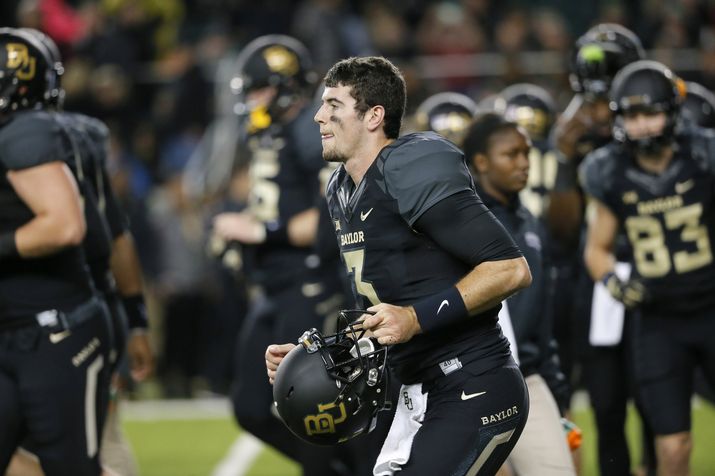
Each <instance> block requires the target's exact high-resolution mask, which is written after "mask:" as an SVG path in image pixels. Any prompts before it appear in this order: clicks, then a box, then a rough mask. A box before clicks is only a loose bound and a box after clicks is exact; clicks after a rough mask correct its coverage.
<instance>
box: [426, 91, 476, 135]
mask: <svg viewBox="0 0 715 476" xmlns="http://www.w3.org/2000/svg"><path fill="white" fill-rule="evenodd" d="M476 113H477V104H476V103H475V102H474V101H472V100H471V99H470V98H469V97H467V96H465V95H464V94H460V93H454V92H444V93H437V94H435V95H433V96H430V97H428V98H427V99H425V100H424V101H423V102H422V104H420V106H419V107H418V108H417V112H416V113H415V123H416V126H417V128H418V129H419V130H422V131H434V132H436V133H438V134H440V135H442V136H443V137H446V138H447V139H449V140H450V141H452V142H454V143H455V144H457V145H460V146H461V144H462V141H463V140H464V136H465V134H466V133H467V129H469V125H470V124H471V123H472V119H473V118H474V115H475V114H476Z"/></svg>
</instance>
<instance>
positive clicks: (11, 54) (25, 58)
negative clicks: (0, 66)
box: [5, 43, 36, 81]
mask: <svg viewBox="0 0 715 476" xmlns="http://www.w3.org/2000/svg"><path fill="white" fill-rule="evenodd" d="M5 47H6V48H7V64H6V66H7V67H8V68H10V69H14V70H16V71H17V73H15V74H16V76H17V79H20V80H22V81H29V80H31V79H32V78H34V77H35V70H36V59H35V57H34V56H30V51H29V50H28V49H27V45H23V44H22V43H8V44H7V45H5Z"/></svg>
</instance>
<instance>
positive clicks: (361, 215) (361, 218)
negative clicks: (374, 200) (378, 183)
mask: <svg viewBox="0 0 715 476" xmlns="http://www.w3.org/2000/svg"><path fill="white" fill-rule="evenodd" d="M371 213H372V208H371V209H369V210H368V211H366V212H360V221H365V220H367V217H368V216H369V215H370V214H371Z"/></svg>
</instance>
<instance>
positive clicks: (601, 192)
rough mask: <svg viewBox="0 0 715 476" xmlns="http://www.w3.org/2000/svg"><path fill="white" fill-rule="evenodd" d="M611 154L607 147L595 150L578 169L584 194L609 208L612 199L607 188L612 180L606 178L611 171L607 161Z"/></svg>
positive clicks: (609, 162)
mask: <svg viewBox="0 0 715 476" xmlns="http://www.w3.org/2000/svg"><path fill="white" fill-rule="evenodd" d="M612 152H613V151H612V150H611V148H610V147H608V146H607V147H602V148H600V149H596V150H595V151H593V152H591V153H590V154H588V155H587V156H586V158H585V159H584V160H583V163H582V164H581V166H580V167H579V182H580V183H581V187H582V188H583V189H584V191H585V192H586V194H587V195H589V196H590V197H593V198H595V199H596V200H598V201H600V202H602V203H604V204H605V205H607V206H609V207H611V208H612V204H611V202H612V199H611V190H610V189H609V186H610V185H611V184H612V183H613V180H612V179H609V178H608V176H609V173H610V171H611V169H612V166H611V162H612V161H611V160H609V159H610V154H611V153H612Z"/></svg>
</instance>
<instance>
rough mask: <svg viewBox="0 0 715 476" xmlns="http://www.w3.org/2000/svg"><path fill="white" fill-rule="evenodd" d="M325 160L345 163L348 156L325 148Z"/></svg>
mask: <svg viewBox="0 0 715 476" xmlns="http://www.w3.org/2000/svg"><path fill="white" fill-rule="evenodd" d="M323 160H324V161H326V162H331V163H332V162H337V163H340V164H344V163H345V162H347V160H348V158H347V157H345V154H341V153H340V152H336V151H334V150H325V149H323Z"/></svg>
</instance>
